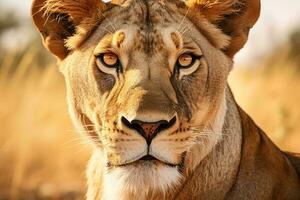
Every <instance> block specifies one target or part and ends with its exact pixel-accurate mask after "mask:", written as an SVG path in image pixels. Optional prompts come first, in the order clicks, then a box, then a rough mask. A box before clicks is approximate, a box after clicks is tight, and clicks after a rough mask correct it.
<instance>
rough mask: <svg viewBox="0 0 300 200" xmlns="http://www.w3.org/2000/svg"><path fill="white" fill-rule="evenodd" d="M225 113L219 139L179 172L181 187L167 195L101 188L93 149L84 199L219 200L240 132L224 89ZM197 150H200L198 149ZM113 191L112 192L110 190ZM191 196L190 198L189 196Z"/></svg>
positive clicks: (98, 155)
mask: <svg viewBox="0 0 300 200" xmlns="http://www.w3.org/2000/svg"><path fill="white" fill-rule="evenodd" d="M225 99H226V110H225V114H224V120H223V125H222V128H221V130H220V131H221V133H222V135H223V136H222V138H221V139H220V140H219V141H218V143H217V144H216V145H215V146H214V147H213V149H212V150H211V151H210V152H209V153H208V154H207V155H206V156H205V157H204V158H201V162H199V163H198V164H197V165H196V166H195V167H193V170H191V171H189V170H186V172H184V173H183V175H184V178H183V182H182V184H181V185H178V186H176V187H175V188H173V189H172V190H170V191H167V192H164V193H162V192H159V191H158V192H152V193H148V194H143V193H142V192H141V193H139V194H126V193H125V192H124V191H122V192H121V191H119V192H118V191H114V186H113V185H114V184H113V183H112V184H110V185H109V186H108V185H105V184H103V182H104V181H103V180H104V179H105V175H104V174H105V167H104V166H103V164H102V162H101V160H102V159H103V155H102V152H101V151H99V150H95V151H94V154H93V156H92V159H91V161H90V164H89V168H88V185H89V187H88V194H87V197H88V200H97V199H123V200H126V199H166V198H167V199H186V197H187V196H188V197H189V199H223V197H225V195H226V193H227V192H228V191H229V190H230V188H231V187H232V186H233V184H234V182H235V177H236V175H237V172H238V166H239V162H240V153H241V143H242V130H241V123H240V119H239V113H238V110H237V104H236V102H235V100H234V98H233V96H232V94H231V92H230V89H229V87H228V88H227V90H226V98H225ZM199 150H200V149H199ZM111 188H113V189H111ZM191 194H193V196H191Z"/></svg>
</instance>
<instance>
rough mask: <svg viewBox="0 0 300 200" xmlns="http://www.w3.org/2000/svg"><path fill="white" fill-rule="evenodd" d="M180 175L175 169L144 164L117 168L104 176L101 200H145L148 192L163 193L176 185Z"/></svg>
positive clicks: (148, 163)
mask: <svg viewBox="0 0 300 200" xmlns="http://www.w3.org/2000/svg"><path fill="white" fill-rule="evenodd" d="M180 179H181V174H180V173H179V171H178V170H177V168H176V167H169V166H167V165H166V166H157V167H156V166H155V165H154V164H153V163H150V162H145V163H143V164H140V165H136V166H131V165H129V166H125V167H117V168H114V169H110V170H109V171H106V173H105V174H104V185H103V186H104V188H103V199H105V200H115V199H116V200H117V199H118V200H122V199H128V198H130V199H141V200H142V199H145V198H146V195H147V194H148V192H150V191H158V190H159V191H161V192H163V193H165V192H166V191H167V190H168V189H171V188H172V187H173V186H174V185H176V184H178V183H179V181H180Z"/></svg>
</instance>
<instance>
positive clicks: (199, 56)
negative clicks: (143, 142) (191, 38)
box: [176, 53, 202, 69]
mask: <svg viewBox="0 0 300 200" xmlns="http://www.w3.org/2000/svg"><path fill="white" fill-rule="evenodd" d="M184 54H187V55H190V56H191V57H192V62H191V64H189V65H188V66H182V65H181V64H180V63H179V60H178V59H179V57H180V56H182V55H184ZM180 56H178V58H177V61H176V67H177V68H178V69H188V68H190V67H192V66H193V65H194V64H195V62H196V60H200V59H201V58H202V55H196V54H194V53H183V54H181V55H180Z"/></svg>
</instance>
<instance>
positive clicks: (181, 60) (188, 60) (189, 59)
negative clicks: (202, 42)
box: [177, 53, 195, 68]
mask: <svg viewBox="0 0 300 200" xmlns="http://www.w3.org/2000/svg"><path fill="white" fill-rule="evenodd" d="M194 61H195V59H194V58H193V56H192V55H191V54H187V53H184V54H182V55H181V56H179V57H178V59H177V65H178V67H179V68H188V67H190V66H191V65H192V64H193V63H194Z"/></svg>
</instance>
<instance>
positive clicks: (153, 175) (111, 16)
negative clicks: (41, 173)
mask: <svg viewBox="0 0 300 200" xmlns="http://www.w3.org/2000/svg"><path fill="white" fill-rule="evenodd" d="M259 13H260V2H259V0H187V1H180V0H126V1H112V2H108V3H104V2H102V1H100V0H34V1H33V6H32V17H33V21H34V23H35V25H36V26H37V28H38V30H39V31H40V33H41V34H42V37H43V42H44V45H45V46H46V47H47V48H48V49H49V51H50V52H52V54H54V55H55V56H56V57H57V59H58V61H59V65H60V70H61V72H62V73H63V74H64V76H65V80H66V84H67V97H68V105H69V110H70V114H71V117H72V120H73V122H74V124H75V126H76V127H77V128H78V129H79V130H81V131H80V132H85V133H86V135H87V136H88V137H90V140H91V141H92V143H93V144H94V151H93V156H92V159H91V161H90V164H89V167H88V171H87V174H88V175H87V176H88V192H87V199H89V200H99V199H109V200H110V199H130V200H131V199H184V200H187V199H188V200H192V199H205V200H207V199H260V200H261V199H300V179H299V173H300V165H299V163H300V159H299V158H297V157H296V156H293V155H290V154H287V153H285V152H282V151H281V150H279V149H278V148H277V147H276V146H275V145H274V144H273V143H272V142H271V141H270V140H269V139H268V137H267V136H266V135H265V134H264V133H263V131H262V130H261V129H259V127H258V126H257V125H256V124H255V123H254V122H253V121H252V120H251V118H250V117H249V116H248V115H247V114H246V113H245V112H244V111H243V110H242V109H241V108H240V107H239V106H238V105H237V103H236V101H235V100H234V97H233V95H232V93H231V91H230V88H229V86H228V84H227V77H228V74H229V72H230V71H231V69H232V65H233V60H232V59H233V57H234V55H235V53H236V52H238V51H239V50H240V49H241V48H242V46H243V45H244V44H245V42H246V41H247V37H248V32H249V30H250V28H251V27H252V26H253V25H254V24H255V22H256V21H257V19H258V16H259Z"/></svg>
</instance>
